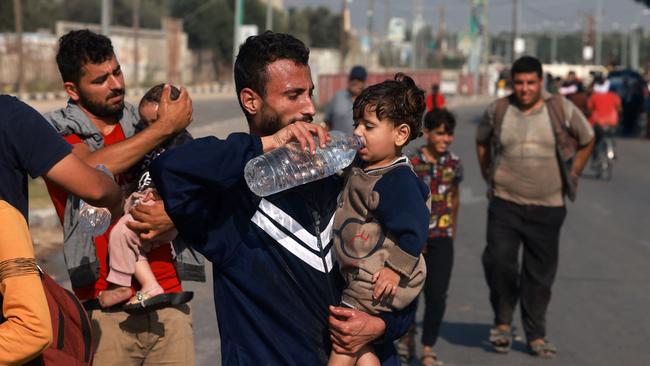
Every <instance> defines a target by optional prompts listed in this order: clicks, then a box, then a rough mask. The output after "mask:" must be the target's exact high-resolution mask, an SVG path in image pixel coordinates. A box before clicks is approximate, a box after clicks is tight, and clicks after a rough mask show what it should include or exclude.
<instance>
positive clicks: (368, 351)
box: [327, 345, 381, 366]
mask: <svg viewBox="0 0 650 366" xmlns="http://www.w3.org/2000/svg"><path fill="white" fill-rule="evenodd" d="M327 365H328V366H354V365H358V366H380V365H381V363H380V362H379V358H377V355H375V352H374V351H373V349H372V347H371V346H368V345H366V346H363V347H362V348H361V349H360V350H359V351H358V352H357V353H355V354H352V355H349V354H343V353H336V352H334V350H332V353H330V359H329V362H328V363H327Z"/></svg>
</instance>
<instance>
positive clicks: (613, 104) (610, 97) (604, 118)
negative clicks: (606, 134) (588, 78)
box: [588, 92, 621, 127]
mask: <svg viewBox="0 0 650 366" xmlns="http://www.w3.org/2000/svg"><path fill="white" fill-rule="evenodd" d="M588 105H589V109H590V110H591V115H590V116H589V123H591V125H592V126H595V125H601V126H603V127H607V126H616V125H617V124H618V110H619V109H620V108H621V98H620V97H619V96H618V95H617V94H616V93H613V92H607V93H594V94H592V95H591V97H590V98H589V102H588Z"/></svg>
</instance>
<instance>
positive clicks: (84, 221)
mask: <svg viewBox="0 0 650 366" xmlns="http://www.w3.org/2000/svg"><path fill="white" fill-rule="evenodd" d="M95 168H96V169H97V170H101V171H102V172H104V173H106V174H108V175H109V176H110V177H111V178H113V174H111V172H110V171H109V170H108V169H107V168H106V167H105V166H104V165H102V164H99V165H97V167H95ZM110 224H111V212H110V211H109V210H108V209H107V208H105V207H95V206H91V205H89V204H88V203H86V202H84V200H79V226H80V228H81V231H82V232H83V233H85V234H86V235H92V236H93V237H95V236H100V235H102V234H103V233H105V232H106V230H108V226H109V225H110Z"/></svg>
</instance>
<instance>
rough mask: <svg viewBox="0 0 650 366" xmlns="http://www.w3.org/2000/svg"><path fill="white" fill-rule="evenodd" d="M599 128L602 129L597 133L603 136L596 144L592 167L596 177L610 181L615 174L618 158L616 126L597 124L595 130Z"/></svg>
mask: <svg viewBox="0 0 650 366" xmlns="http://www.w3.org/2000/svg"><path fill="white" fill-rule="evenodd" d="M597 129H600V131H596V133H600V134H601V137H600V139H599V141H598V143H597V144H596V146H594V152H593V155H592V158H591V159H592V160H591V169H592V170H593V171H594V172H595V174H596V178H598V179H604V180H606V181H610V180H612V177H613V176H614V160H616V145H615V143H614V128H613V127H607V128H602V127H600V126H596V128H595V130H597Z"/></svg>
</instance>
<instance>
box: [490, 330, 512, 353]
mask: <svg viewBox="0 0 650 366" xmlns="http://www.w3.org/2000/svg"><path fill="white" fill-rule="evenodd" d="M488 339H489V340H490V343H492V348H493V349H494V351H495V352H496V353H508V352H509V351H510V346H512V330H510V331H503V330H500V329H499V328H492V329H490V338H488Z"/></svg>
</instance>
